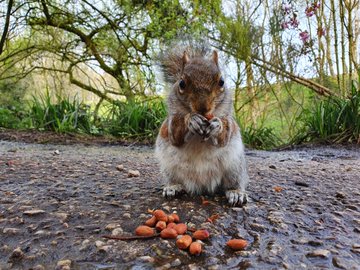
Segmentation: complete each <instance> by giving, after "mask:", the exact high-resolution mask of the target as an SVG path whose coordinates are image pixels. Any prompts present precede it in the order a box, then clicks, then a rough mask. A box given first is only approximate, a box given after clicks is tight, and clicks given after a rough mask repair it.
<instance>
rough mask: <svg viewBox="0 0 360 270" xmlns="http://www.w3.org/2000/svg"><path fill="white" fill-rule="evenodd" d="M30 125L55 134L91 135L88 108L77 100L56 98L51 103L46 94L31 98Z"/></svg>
mask: <svg viewBox="0 0 360 270" xmlns="http://www.w3.org/2000/svg"><path fill="white" fill-rule="evenodd" d="M29 117H30V119H31V121H32V125H33V127H34V128H36V129H40V130H53V131H56V132H84V133H91V131H92V123H91V115H90V112H89V107H88V106H87V105H86V104H84V103H82V102H80V101H79V100H78V99H76V98H74V99H72V100H71V99H70V98H69V97H66V98H63V97H60V96H57V97H56V101H55V102H53V101H52V100H51V97H50V95H49V93H48V92H46V93H45V94H44V95H41V96H39V97H35V96H34V97H33V100H32V102H31V105H30V115H29Z"/></svg>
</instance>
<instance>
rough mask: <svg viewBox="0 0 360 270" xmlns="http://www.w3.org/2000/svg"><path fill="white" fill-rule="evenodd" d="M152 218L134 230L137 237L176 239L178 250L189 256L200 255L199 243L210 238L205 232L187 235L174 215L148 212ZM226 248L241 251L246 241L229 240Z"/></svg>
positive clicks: (183, 225)
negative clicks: (185, 252) (157, 234)
mask: <svg viewBox="0 0 360 270" xmlns="http://www.w3.org/2000/svg"><path fill="white" fill-rule="evenodd" d="M150 212H151V213H152V215H153V216H152V217H151V218H149V219H148V220H146V221H145V224H144V225H141V226H139V227H137V228H136V230H135V234H136V235H137V236H144V237H151V236H155V235H156V231H158V232H160V237H161V238H163V239H177V240H176V245H177V247H178V248H179V249H182V250H187V249H189V252H190V254H191V255H200V254H201V252H202V246H201V243H202V242H201V241H203V240H206V239H208V238H209V237H210V233H209V232H208V231H207V230H195V231H194V232H193V233H192V235H189V234H187V231H188V227H187V225H186V224H185V223H180V218H179V216H178V215H177V214H176V213H172V214H170V215H167V214H166V213H165V212H164V211H163V210H154V211H150ZM227 246H228V247H230V248H232V249H234V250H242V249H244V248H245V247H246V246H247V241H246V240H243V239H231V240H229V241H228V242H227Z"/></svg>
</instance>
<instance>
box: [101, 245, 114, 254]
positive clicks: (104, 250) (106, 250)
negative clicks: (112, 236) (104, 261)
mask: <svg viewBox="0 0 360 270" xmlns="http://www.w3.org/2000/svg"><path fill="white" fill-rule="evenodd" d="M111 249H112V246H110V245H105V246H102V247H100V248H99V251H103V252H106V253H108V252H110V251H111Z"/></svg>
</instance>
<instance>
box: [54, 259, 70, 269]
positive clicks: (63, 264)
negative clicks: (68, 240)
mask: <svg viewBox="0 0 360 270" xmlns="http://www.w3.org/2000/svg"><path fill="white" fill-rule="evenodd" d="M71 263H72V262H71V260H61V261H58V262H57V264H56V268H55V269H56V270H70V269H71V268H70V267H71Z"/></svg>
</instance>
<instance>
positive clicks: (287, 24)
mask: <svg viewBox="0 0 360 270" xmlns="http://www.w3.org/2000/svg"><path fill="white" fill-rule="evenodd" d="M280 26H281V29H288V28H289V22H282V23H281V25H280Z"/></svg>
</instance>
